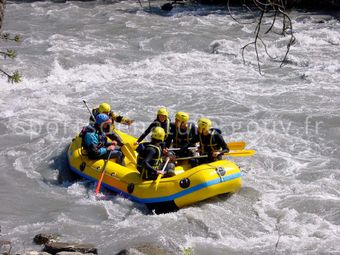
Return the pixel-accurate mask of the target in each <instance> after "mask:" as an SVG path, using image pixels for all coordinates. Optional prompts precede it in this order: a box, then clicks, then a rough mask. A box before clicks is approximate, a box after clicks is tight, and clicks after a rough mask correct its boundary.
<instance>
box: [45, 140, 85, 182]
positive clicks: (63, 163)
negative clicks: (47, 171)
mask: <svg viewBox="0 0 340 255" xmlns="http://www.w3.org/2000/svg"><path fill="white" fill-rule="evenodd" d="M67 150H68V146H65V148H64V149H63V150H62V151H61V153H60V155H58V156H56V157H54V158H52V160H51V164H50V165H49V167H50V168H52V169H58V171H59V173H58V178H57V180H56V181H55V182H54V183H52V184H54V185H60V186H64V187H68V186H71V185H72V184H73V183H75V182H77V181H79V180H82V178H81V177H80V176H79V175H77V174H75V173H74V172H72V171H71V170H70V168H69V165H68V162H67ZM46 181H47V180H46ZM47 182H49V183H51V181H50V180H48V181H47Z"/></svg>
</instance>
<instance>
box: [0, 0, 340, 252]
mask: <svg viewBox="0 0 340 255" xmlns="http://www.w3.org/2000/svg"><path fill="white" fill-rule="evenodd" d="M159 5H160V3H156V2H152V4H151V9H149V8H148V4H147V2H143V8H141V7H140V5H139V4H138V3H135V2H133V1H130V2H96V1H94V2H67V3H53V2H21V1H15V2H8V3H7V8H6V16H5V22H4V25H3V30H4V31H8V32H11V33H13V34H20V35H21V36H22V42H21V43H20V44H18V45H16V44H14V43H7V44H6V43H3V42H2V44H1V48H2V49H3V48H6V47H7V48H12V49H15V50H17V52H18V57H17V59H16V60H6V61H5V62H3V61H2V60H1V66H3V65H4V63H5V69H6V70H7V71H14V70H16V69H18V70H19V71H20V72H21V73H22V74H23V81H22V82H21V83H19V84H17V85H16V84H8V83H7V79H6V77H4V76H1V77H0V83H1V86H0V92H1V95H0V109H1V121H0V141H1V149H0V150H1V151H0V165H1V166H0V201H1V203H0V216H1V217H0V225H1V233H0V235H1V236H0V238H1V239H6V240H11V241H12V242H13V249H14V250H16V251H20V250H21V251H22V250H30V249H39V247H37V246H35V245H34V244H32V237H33V236H34V234H37V233H41V232H47V233H58V234H60V235H61V240H62V241H74V242H84V243H93V244H95V245H96V246H97V247H98V249H99V253H100V254H115V253H116V252H118V251H120V250H121V249H124V248H127V247H138V246H141V245H145V244H147V245H154V246H160V247H163V248H164V249H165V250H167V251H168V252H170V253H173V254H182V253H183V252H184V251H187V252H188V251H190V252H191V253H193V254H340V244H339V241H340V227H339V226H340V191H339V187H340V172H339V170H340V169H339V157H340V154H339V147H340V139H339V137H340V136H339V134H340V114H339V109H340V89H339V80H340V50H339V49H340V47H339V45H340V22H339V20H337V19H336V18H334V17H333V16H331V15H328V14H322V15H321V14H320V13H319V14H316V13H306V12H297V11H296V12H293V13H290V17H291V18H292V23H293V32H294V35H295V37H296V42H295V44H294V45H293V46H292V47H291V49H290V54H289V56H288V61H287V62H288V63H287V65H285V66H284V67H282V68H279V66H280V60H279V59H280V58H282V57H283V56H284V54H285V51H286V42H287V40H288V39H289V36H286V37H282V36H279V35H275V34H273V33H270V34H269V35H268V36H267V38H268V39H267V46H268V51H269V53H270V54H271V55H272V56H276V57H277V59H276V60H271V59H270V58H269V57H268V56H267V55H266V54H265V52H264V50H263V47H261V46H260V45H259V47H260V49H259V57H260V61H261V64H262V74H263V75H260V74H259V72H258V69H257V63H256V55H255V53H254V49H253V48H251V47H252V46H250V48H247V51H246V52H245V55H244V56H245V60H246V63H245V64H244V63H243V60H242V53H241V50H240V49H241V47H242V46H244V45H246V44H247V43H249V42H251V41H252V40H253V39H254V33H253V31H254V28H255V24H249V23H250V21H252V18H251V16H250V15H249V13H246V12H242V11H241V10H239V9H233V10H232V13H233V17H234V18H236V20H235V19H233V18H231V17H230V16H229V15H227V14H228V12H227V11H226V10H225V9H223V8H221V7H204V6H194V7H176V8H174V9H173V10H172V11H171V12H169V13H163V12H162V11H161V10H160V8H159ZM238 21H239V22H238ZM240 22H241V23H240ZM246 23H248V24H246ZM269 25H270V20H268V21H267V27H268V26H269ZM280 27H281V25H280V23H278V24H277V25H276V26H275V30H279V29H280ZM83 99H84V100H87V102H88V104H89V105H90V107H94V106H97V105H98V104H99V103H101V102H103V101H106V102H109V103H110V104H111V105H112V108H113V109H114V110H115V111H116V112H118V113H121V114H123V115H125V116H128V117H130V118H132V119H134V120H135V124H134V125H133V126H132V127H130V128H129V129H128V128H127V127H126V126H123V125H119V128H120V129H121V130H123V131H126V132H130V133H131V134H133V135H135V136H138V135H140V134H141V132H142V131H143V129H144V128H145V127H146V126H147V125H148V124H149V123H150V122H151V121H152V120H153V119H154V117H155V113H156V111H157V109H158V108H159V107H160V106H165V107H167V108H168V109H169V111H170V113H171V117H172V118H173V116H174V114H175V113H176V111H187V112H189V113H190V118H191V120H192V121H197V119H198V118H199V117H202V116H205V117H209V118H211V119H212V120H213V122H214V125H215V126H217V127H219V128H220V129H221V130H223V134H224V137H225V139H226V140H227V141H238V140H244V141H246V142H247V148H252V149H255V150H256V152H257V153H256V155H255V156H253V157H249V158H231V160H235V161H236V162H237V163H238V164H239V165H240V167H241V170H242V176H243V188H242V189H241V190H240V191H239V192H238V193H236V194H234V195H232V196H219V197H216V198H213V199H209V200H207V201H204V202H201V203H199V204H195V205H192V206H190V207H187V208H183V209H181V210H179V211H178V212H175V213H170V214H164V215H155V214H152V213H151V212H149V211H148V210H147V209H146V208H145V207H144V206H143V205H140V204H136V203H133V202H131V201H129V200H126V199H124V198H121V197H117V196H114V195H113V194H110V193H107V192H105V191H103V194H102V195H101V199H96V197H95V195H94V186H93V184H90V183H88V182H86V181H84V180H73V179H72V178H71V177H70V176H69V174H68V169H67V164H66V157H65V149H66V148H67V146H68V144H69V143H70V141H71V139H72V138H73V137H74V136H75V135H76V134H77V133H78V132H79V130H80V128H81V127H82V126H83V125H86V123H87V120H88V117H89V114H88V112H87V110H86V108H85V107H84V105H83V103H82V100H83Z"/></svg>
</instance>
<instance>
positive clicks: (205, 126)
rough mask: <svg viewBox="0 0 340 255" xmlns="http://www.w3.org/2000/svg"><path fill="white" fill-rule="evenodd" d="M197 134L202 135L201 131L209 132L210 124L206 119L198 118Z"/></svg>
mask: <svg viewBox="0 0 340 255" xmlns="http://www.w3.org/2000/svg"><path fill="white" fill-rule="evenodd" d="M197 126H198V132H199V133H202V132H203V130H206V131H209V130H210V129H211V126H212V123H211V120H209V119H208V118H200V119H199V120H198V122H197Z"/></svg>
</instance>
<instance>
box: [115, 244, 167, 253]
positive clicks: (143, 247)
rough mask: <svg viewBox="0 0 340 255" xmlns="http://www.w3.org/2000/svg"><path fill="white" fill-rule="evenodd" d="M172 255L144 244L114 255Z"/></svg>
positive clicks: (159, 248)
mask: <svg viewBox="0 0 340 255" xmlns="http://www.w3.org/2000/svg"><path fill="white" fill-rule="evenodd" d="M173 254H174V253H172V252H170V251H167V250H165V249H164V248H162V247H159V246H155V245H151V244H145V245H141V246H138V247H133V248H127V249H124V250H121V251H120V252H118V253H116V255H173Z"/></svg>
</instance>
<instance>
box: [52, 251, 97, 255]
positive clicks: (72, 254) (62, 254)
mask: <svg viewBox="0 0 340 255" xmlns="http://www.w3.org/2000/svg"><path fill="white" fill-rule="evenodd" d="M56 255H94V254H93V253H81V252H72V251H62V252H58V253H57V254H56Z"/></svg>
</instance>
